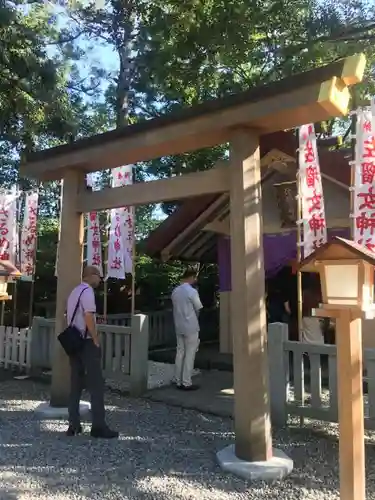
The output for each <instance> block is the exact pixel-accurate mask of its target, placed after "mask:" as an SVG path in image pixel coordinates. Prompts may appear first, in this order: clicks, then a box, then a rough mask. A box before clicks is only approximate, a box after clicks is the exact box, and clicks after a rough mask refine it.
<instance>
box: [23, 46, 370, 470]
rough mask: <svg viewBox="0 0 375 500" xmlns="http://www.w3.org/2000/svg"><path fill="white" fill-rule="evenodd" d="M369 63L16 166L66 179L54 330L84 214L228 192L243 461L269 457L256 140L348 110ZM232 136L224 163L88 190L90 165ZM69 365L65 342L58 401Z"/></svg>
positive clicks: (326, 70) (54, 393) (55, 391)
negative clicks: (123, 184) (228, 157)
mask: <svg viewBox="0 0 375 500" xmlns="http://www.w3.org/2000/svg"><path fill="white" fill-rule="evenodd" d="M364 69H365V57H364V55H361V54H360V55H354V56H351V57H348V58H345V59H342V60H340V61H337V62H334V63H332V64H330V65H327V66H324V67H321V68H318V69H316V70H312V71H309V72H306V73H303V74H299V75H296V76H293V77H290V78H286V79H284V80H280V81H278V82H274V83H271V84H269V85H265V86H261V87H258V88H253V89H250V90H248V91H245V92H242V93H240V94H236V95H231V96H229V97H225V98H222V99H216V100H212V101H208V102H205V103H203V104H201V105H197V106H194V107H192V108H188V109H184V110H182V111H181V112H180V113H176V114H172V115H166V116H163V117H160V118H156V119H153V120H149V121H144V122H141V123H138V124H135V125H131V126H128V127H126V128H123V129H119V130H114V131H111V132H106V133H104V134H100V135H97V136H94V137H90V138H87V139H82V140H79V141H77V142H75V143H73V144H67V145H64V146H58V147H56V148H52V149H49V150H46V151H41V152H37V153H33V154H31V155H29V156H28V158H27V160H26V163H24V164H23V165H21V168H20V173H21V175H22V176H26V177H31V178H34V179H39V180H40V181H46V180H54V179H55V180H57V179H63V181H64V184H63V205H62V212H61V233H60V247H59V261H58V282H57V306H56V333H59V332H60V331H61V330H62V329H63V326H64V311H65V304H66V299H67V295H68V293H69V292H70V291H71V289H72V288H73V287H74V286H76V285H77V284H78V283H79V281H80V278H81V270H82V252H83V214H84V213H86V212H89V211H94V210H105V209H111V208H115V207H121V206H123V205H124V204H126V205H130V206H131V205H142V204H148V203H158V202H162V201H173V200H178V199H181V198H188V197H193V196H199V195H203V194H210V193H221V192H229V193H230V214H231V215H230V231H231V266H232V294H231V304H230V308H231V331H232V332H234V335H233V337H234V348H233V351H234V352H233V353H234V390H235V410H234V417H235V434H236V442H235V445H236V456H237V457H238V458H240V459H244V460H248V461H256V460H268V459H270V458H271V457H272V442H271V431H270V409H269V400H268V362H267V351H266V336H267V332H266V317H265V304H264V268H263V248H262V201H261V190H260V177H261V174H260V157H259V137H260V135H262V134H265V133H270V132H274V131H277V130H285V129H289V128H293V127H296V126H299V125H302V124H305V123H310V122H318V121H322V120H327V119H329V118H331V117H333V116H343V115H345V114H347V112H348V103H349V99H350V93H349V89H348V87H349V86H351V85H353V84H356V83H358V82H360V81H361V80H362V77H363V73H364ZM227 142H229V145H230V161H229V165H228V166H226V167H222V168H214V169H211V170H208V171H205V172H199V173H192V174H187V175H182V176H179V177H174V178H170V179H163V180H156V181H151V182H146V183H139V184H133V185H131V186H124V187H119V188H112V189H111V188H108V189H103V190H102V191H94V192H89V191H87V190H86V188H85V174H86V173H88V172H94V171H98V170H103V169H108V168H113V167H116V166H118V165H124V164H135V163H137V162H141V161H148V160H151V159H154V158H160V157H162V156H167V155H172V154H173V155H174V154H180V153H185V152H188V151H193V150H197V149H201V148H206V147H210V146H214V145H217V144H222V143H227ZM68 370H69V368H68V362H67V359H66V356H65V355H64V353H63V352H62V350H61V349H60V348H59V350H58V353H57V357H56V360H55V363H54V367H53V377H52V390H51V405H53V406H66V405H67V397H68V391H69V384H68V382H67V381H68V380H69V377H68Z"/></svg>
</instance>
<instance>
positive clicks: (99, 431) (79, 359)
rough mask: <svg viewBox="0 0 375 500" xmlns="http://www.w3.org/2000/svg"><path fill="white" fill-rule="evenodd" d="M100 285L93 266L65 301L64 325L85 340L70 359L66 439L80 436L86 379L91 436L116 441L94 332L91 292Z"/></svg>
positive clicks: (88, 267) (96, 335)
mask: <svg viewBox="0 0 375 500" xmlns="http://www.w3.org/2000/svg"><path fill="white" fill-rule="evenodd" d="M100 282H101V276H100V271H99V269H98V268H97V267H95V266H87V267H86V268H85V269H84V271H83V277H82V283H81V284H80V285H78V286H76V287H75V288H74V289H73V290H72V292H71V293H70V295H69V297H68V303H67V313H66V315H67V322H68V324H69V325H72V326H74V327H75V328H76V329H77V330H78V331H79V332H80V333H81V335H82V337H83V338H84V339H85V340H84V342H83V348H82V350H81V351H80V352H79V353H78V354H76V355H75V356H70V357H69V362H70V372H71V380H70V397H69V408H68V410H69V428H68V430H67V433H66V434H67V435H68V436H75V435H77V434H81V433H82V431H83V429H82V426H81V422H80V414H79V404H80V399H81V395H82V390H83V386H84V381H85V378H86V381H87V386H88V390H89V393H90V397H91V416H92V426H91V436H92V437H95V438H105V439H111V438H117V437H118V435H119V433H118V432H116V431H113V430H111V429H110V428H109V427H108V426H107V424H106V421H105V408H104V378H103V374H102V354H101V347H100V340H99V335H98V332H97V328H96V303H95V294H94V288H97V287H98V286H99V284H100Z"/></svg>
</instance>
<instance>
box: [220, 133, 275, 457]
mask: <svg viewBox="0 0 375 500" xmlns="http://www.w3.org/2000/svg"><path fill="white" fill-rule="evenodd" d="M230 162H231V170H232V175H231V190H230V228H231V269H232V292H231V299H230V321H231V324H230V329H231V332H233V371H234V394H235V403H234V428H235V449H236V456H237V457H238V458H240V459H242V460H246V461H251V462H253V461H258V460H259V461H263V460H265V461H267V460H268V459H270V458H271V457H272V439H271V425H270V407H269V404H270V402H269V389H268V359H267V345H266V344H267V342H266V339H267V326H266V311H265V300H264V296H265V292H264V284H265V275H264V264H263V258H264V257H263V227H262V190H261V170H260V153H259V138H258V137H257V136H256V135H254V134H251V133H249V132H245V131H238V132H237V133H236V134H235V135H234V136H233V138H232V141H231V143H230Z"/></svg>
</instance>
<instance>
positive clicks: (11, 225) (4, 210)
mask: <svg viewBox="0 0 375 500" xmlns="http://www.w3.org/2000/svg"><path fill="white" fill-rule="evenodd" d="M16 246H17V192H16V190H13V191H1V192H0V260H9V261H10V262H11V263H12V264H14V265H16V264H17V263H16Z"/></svg>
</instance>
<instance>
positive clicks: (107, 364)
mask: <svg viewBox="0 0 375 500" xmlns="http://www.w3.org/2000/svg"><path fill="white" fill-rule="evenodd" d="M31 331H32V336H31V342H30V344H29V351H30V353H29V359H30V361H29V365H28V368H30V369H31V370H34V371H40V370H46V369H47V370H50V369H51V368H52V364H53V360H54V356H55V350H56V349H57V348H59V349H60V348H61V347H60V346H59V345H58V342H57V340H56V334H55V320H54V319H46V318H41V317H34V319H33V324H32V328H31ZM98 334H99V336H100V340H101V349H102V368H103V373H104V375H105V377H106V378H109V379H118V378H121V379H122V382H123V383H122V385H123V386H124V385H128V387H129V391H130V393H131V394H133V395H140V394H142V393H143V392H145V391H146V390H147V380H148V373H147V369H148V319H147V316H145V315H144V314H136V315H135V316H133V318H132V319H131V326H119V325H108V324H106V325H103V324H99V325H98Z"/></svg>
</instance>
